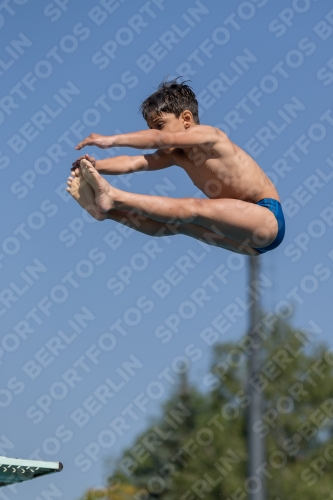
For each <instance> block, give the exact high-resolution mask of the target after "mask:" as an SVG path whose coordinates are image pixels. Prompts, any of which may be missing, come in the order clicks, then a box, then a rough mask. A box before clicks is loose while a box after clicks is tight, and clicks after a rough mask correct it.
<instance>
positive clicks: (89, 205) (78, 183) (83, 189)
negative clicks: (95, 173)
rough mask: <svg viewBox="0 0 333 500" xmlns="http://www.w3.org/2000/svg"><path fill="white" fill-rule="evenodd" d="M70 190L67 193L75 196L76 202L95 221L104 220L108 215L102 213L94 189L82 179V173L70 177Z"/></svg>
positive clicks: (68, 183)
mask: <svg viewBox="0 0 333 500" xmlns="http://www.w3.org/2000/svg"><path fill="white" fill-rule="evenodd" d="M67 185H68V188H66V191H68V192H69V194H70V195H71V196H73V198H74V200H75V201H77V202H78V203H79V205H81V207H82V208H84V209H85V210H86V211H87V212H88V213H89V214H90V215H91V216H92V217H94V219H97V220H100V221H102V220H104V219H106V215H105V214H103V213H102V212H100V211H99V210H98V208H97V206H96V203H95V193H94V190H93V188H92V187H91V186H90V185H89V184H88V182H87V181H86V180H85V179H84V178H83V177H82V175H81V173H80V172H76V173H75V176H74V177H68V180H67Z"/></svg>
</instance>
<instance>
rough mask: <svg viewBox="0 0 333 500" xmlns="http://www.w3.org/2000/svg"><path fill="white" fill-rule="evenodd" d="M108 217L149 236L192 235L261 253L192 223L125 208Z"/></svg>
mask: <svg viewBox="0 0 333 500" xmlns="http://www.w3.org/2000/svg"><path fill="white" fill-rule="evenodd" d="M106 216H107V219H111V220H114V221H115V222H118V223H120V224H123V225H124V226H128V227H131V228H132V229H135V230H136V231H139V232H140V233H143V234H147V235H148V236H154V237H158V236H173V235H177V234H182V235H184V236H190V237H191V238H195V239H197V240H199V241H202V242H204V243H207V244H208V245H213V246H216V247H220V248H224V249H225V250H229V251H231V252H236V253H241V254H244V255H259V252H257V251H256V250H254V249H253V248H250V247H248V246H247V245H242V244H240V243H237V242H236V241H232V240H231V239H230V238H226V237H225V236H223V235H220V234H216V233H214V232H213V231H210V230H208V229H206V228H204V227H202V226H198V225H196V224H191V223H180V224H178V223H164V222H159V221H156V220H153V219H149V218H148V217H146V216H143V215H138V214H133V213H131V212H126V211H125V210H110V211H109V212H107V214H106Z"/></svg>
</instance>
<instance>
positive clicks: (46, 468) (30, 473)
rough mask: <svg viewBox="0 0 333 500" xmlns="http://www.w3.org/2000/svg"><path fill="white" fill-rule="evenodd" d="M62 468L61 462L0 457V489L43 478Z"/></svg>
mask: <svg viewBox="0 0 333 500" xmlns="http://www.w3.org/2000/svg"><path fill="white" fill-rule="evenodd" d="M62 468H63V465H62V463H61V462H43V461H40V460H22V459H21V458H8V457H0V488H1V487H2V486H9V485H10V484H14V483H21V482H22V481H27V480H28V479H34V478H35V477H40V476H44V475H45V474H52V473H54V472H60V471H61V470H62Z"/></svg>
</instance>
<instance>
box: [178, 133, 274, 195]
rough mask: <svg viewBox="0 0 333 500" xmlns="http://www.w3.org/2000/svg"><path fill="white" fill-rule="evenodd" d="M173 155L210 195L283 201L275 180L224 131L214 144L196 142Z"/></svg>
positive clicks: (196, 183)
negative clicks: (210, 145)
mask: <svg viewBox="0 0 333 500" xmlns="http://www.w3.org/2000/svg"><path fill="white" fill-rule="evenodd" d="M170 155H171V156H172V159H173V162H174V164H175V165H177V166H179V167H181V168H182V169H183V170H184V171H185V172H186V173H187V175H188V176H189V177H190V178H191V180H192V181H193V183H194V185H195V186H197V187H198V188H199V189H200V190H201V191H202V192H203V193H204V194H205V195H206V196H207V197H208V198H214V199H217V198H232V199H239V200H243V201H247V202H250V203H256V202H258V201H259V200H261V199H263V198H274V199H276V200H278V201H280V198H279V195H278V193H277V191H276V189H275V186H274V184H273V183H272V182H271V180H270V179H269V178H268V177H267V175H266V174H265V173H264V172H263V170H262V169H261V168H260V167H259V165H258V164H257V163H256V162H255V161H254V160H253V159H252V158H251V157H250V156H249V155H248V154H247V153H246V152H245V151H244V150H242V149H241V148H240V147H238V146H237V145H236V144H234V143H233V142H232V141H230V140H229V139H227V138H226V136H225V134H223V133H222V132H221V140H218V141H217V142H216V143H215V144H214V146H213V148H209V147H205V146H202V145H200V146H194V147H191V148H190V149H189V150H187V151H186V152H185V151H184V150H183V149H180V148H175V149H174V150H173V151H172V152H171V153H170Z"/></svg>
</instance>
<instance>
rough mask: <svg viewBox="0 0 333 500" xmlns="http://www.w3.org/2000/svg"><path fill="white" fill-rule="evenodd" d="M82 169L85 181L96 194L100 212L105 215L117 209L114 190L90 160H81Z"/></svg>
mask: <svg viewBox="0 0 333 500" xmlns="http://www.w3.org/2000/svg"><path fill="white" fill-rule="evenodd" d="M80 167H81V172H82V175H83V177H84V179H85V180H86V181H87V182H88V183H89V184H90V186H91V188H92V189H93V191H94V193H95V204H96V206H97V208H98V210H99V211H100V212H104V213H105V212H108V211H109V210H112V209H113V208H115V206H114V197H113V192H114V191H115V190H114V188H113V187H112V186H110V184H109V183H108V182H107V181H106V180H105V179H103V177H102V176H101V175H100V174H99V173H98V172H97V170H96V169H95V167H94V166H93V165H92V164H91V163H90V162H89V161H88V160H86V159H83V160H81V162H80Z"/></svg>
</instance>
